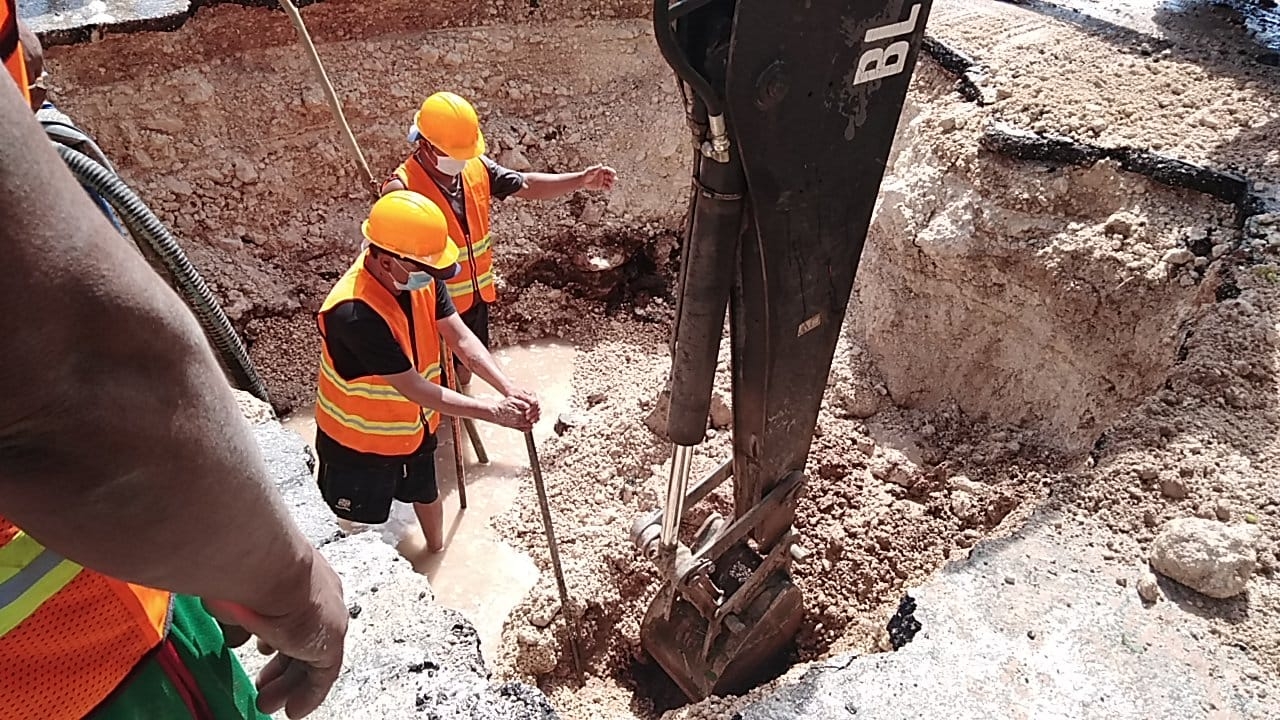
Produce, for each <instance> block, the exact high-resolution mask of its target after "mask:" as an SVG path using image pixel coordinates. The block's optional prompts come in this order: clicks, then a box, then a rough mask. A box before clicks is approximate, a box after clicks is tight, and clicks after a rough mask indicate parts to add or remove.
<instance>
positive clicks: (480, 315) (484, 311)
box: [453, 297, 489, 395]
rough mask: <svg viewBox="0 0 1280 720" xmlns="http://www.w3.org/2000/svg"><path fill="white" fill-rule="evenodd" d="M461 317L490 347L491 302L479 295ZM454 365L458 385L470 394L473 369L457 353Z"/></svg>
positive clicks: (454, 357) (486, 345) (482, 343)
mask: <svg viewBox="0 0 1280 720" xmlns="http://www.w3.org/2000/svg"><path fill="white" fill-rule="evenodd" d="M459 317H461V318H462V322H463V324H464V325H466V326H467V327H468V328H469V329H470V330H471V332H472V333H474V334H475V336H476V337H477V338H479V339H480V344H481V345H484V346H485V348H488V347H489V304H488V303H486V302H485V301H483V300H481V299H480V298H479V297H477V298H476V302H475V304H474V305H472V306H471V307H469V308H467V311H466V312H464V313H462V314H461V315H460V316H459ZM453 366H454V367H455V368H457V370H458V385H459V386H460V387H461V389H462V392H463V393H464V394H468V395H469V394H470V393H469V392H468V391H469V389H470V387H469V386H470V385H471V371H470V370H469V369H467V366H466V365H463V364H462V360H461V359H460V358H459V357H458V356H457V355H456V354H455V355H454V356H453Z"/></svg>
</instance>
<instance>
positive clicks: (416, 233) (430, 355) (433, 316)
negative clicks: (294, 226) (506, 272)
mask: <svg viewBox="0 0 1280 720" xmlns="http://www.w3.org/2000/svg"><path fill="white" fill-rule="evenodd" d="M363 232H364V237H365V240H366V241H367V243H368V245H367V247H366V248H365V249H364V250H363V251H362V252H361V253H360V255H359V257H358V258H356V261H355V263H354V264H352V266H351V268H350V269H348V270H347V272H346V274H345V275H343V277H342V278H341V279H339V280H338V282H337V284H336V285H335V286H334V287H333V289H332V290H331V291H330V292H329V296H328V297H327V298H326V299H325V301H324V303H323V304H322V305H321V307H320V313H319V317H318V320H319V323H320V334H321V336H322V338H323V343H322V352H321V356H320V373H319V377H318V380H317V382H318V388H317V397H316V450H317V454H318V455H319V458H320V472H319V476H318V482H319V485H320V491H321V494H322V495H323V496H324V499H325V502H326V503H328V505H329V507H330V508H332V509H333V511H334V513H335V514H336V515H337V516H338V517H340V518H343V519H345V520H349V521H352V522H358V523H366V524H378V523H383V522H386V521H387V518H388V516H389V514H390V510H391V501H392V499H393V498H394V499H397V500H400V501H401V502H406V503H413V507H414V511H415V513H416V514H417V516H418V522H419V523H421V524H422V531H423V534H424V535H425V536H426V539H427V549H428V551H429V552H438V551H440V550H441V549H442V548H443V547H444V534H443V524H444V514H443V511H442V507H441V504H440V502H439V489H438V488H437V486H436V475H435V450H436V428H437V427H438V426H439V423H440V414H441V413H443V414H445V415H450V416H452V417H459V418H472V419H475V420H487V421H489V422H493V423H497V424H499V425H504V426H506V427H510V428H515V429H517V430H528V429H530V428H532V427H533V424H534V423H536V422H537V421H538V417H539V413H540V410H539V407H538V401H537V398H535V397H534V395H533V394H532V393H530V392H528V391H525V390H522V389H520V388H518V387H516V386H515V385H514V384H513V383H512V382H511V380H510V379H509V378H507V377H506V376H505V375H504V374H503V373H502V371H501V370H500V369H498V364H497V363H496V362H495V361H494V359H493V357H492V356H491V355H490V354H489V351H488V350H487V349H486V348H485V347H484V345H483V344H482V343H481V342H480V340H479V339H478V338H476V336H475V335H474V334H473V333H472V332H471V330H470V329H468V328H467V326H466V325H465V324H464V323H463V322H462V319H461V318H460V317H459V316H458V313H457V311H456V310H455V309H454V306H453V301H452V300H451V299H450V298H449V293H448V291H447V290H446V289H445V281H446V280H447V279H449V278H451V277H453V276H454V275H455V274H456V273H457V271H458V264H457V260H458V247H457V245H456V244H455V243H454V241H453V240H452V239H451V238H450V236H449V235H450V233H449V225H448V223H447V222H446V220H445V216H444V212H443V211H442V210H441V209H440V208H439V207H438V206H437V205H436V204H435V203H433V202H431V201H430V200H428V199H427V198H425V197H423V196H422V195H419V194H417V193H415V192H411V191H408V190H399V191H396V192H391V193H388V194H386V195H384V196H382V197H381V198H379V199H378V201H377V202H375V203H374V204H373V208H372V209H371V210H370V212H369V218H368V220H367V221H365V223H364V226H363ZM441 338H443V339H444V341H445V343H447V344H448V346H449V347H450V349H452V350H453V352H454V353H455V354H456V355H457V357H458V358H459V359H461V360H462V362H464V363H465V364H466V365H467V366H468V367H469V368H471V369H472V370H473V371H474V372H475V373H476V374H478V375H480V377H482V378H484V380H485V382H487V383H489V384H490V385H492V386H493V387H494V388H495V389H496V390H498V391H499V392H500V393H502V394H503V396H504V397H503V399H502V400H500V401H496V402H495V401H488V400H478V399H474V398H471V397H468V396H466V395H461V394H459V393H456V392H453V391H452V390H449V389H448V388H445V387H442V386H441V383H440V339H441Z"/></svg>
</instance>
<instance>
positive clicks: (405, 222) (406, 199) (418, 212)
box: [360, 190, 458, 270]
mask: <svg viewBox="0 0 1280 720" xmlns="http://www.w3.org/2000/svg"><path fill="white" fill-rule="evenodd" d="M360 230H361V231H362V232H363V233H364V237H365V239H366V240H368V241H369V243H370V244H371V245H375V246H377V247H379V248H382V249H383V250H386V251H387V252H389V253H392V254H394V255H399V256H400V257H403V258H405V259H407V260H412V261H414V262H417V263H421V264H423V265H426V266H427V267H431V268H436V269H438V270H443V269H446V268H449V267H452V266H453V264H454V263H456V262H457V261H458V246H457V244H455V243H454V242H453V239H452V238H450V237H449V222H448V221H447V220H445V218H444V213H443V212H441V210H440V208H439V207H438V206H437V205H436V204H435V203H433V202H431V201H430V200H428V199H427V198H425V197H423V196H422V195H419V194H418V193H416V192H413V191H412V190H394V191H392V192H389V193H387V194H386V195H383V196H382V197H380V198H378V201H377V202H375V203H374V204H373V208H371V209H370V210H369V219H367V220H365V221H364V224H363V225H361V226H360Z"/></svg>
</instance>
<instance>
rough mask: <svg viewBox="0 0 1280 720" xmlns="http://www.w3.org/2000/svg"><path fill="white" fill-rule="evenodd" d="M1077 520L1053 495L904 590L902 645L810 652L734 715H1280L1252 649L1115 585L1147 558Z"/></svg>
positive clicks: (1091, 719) (893, 628) (749, 719)
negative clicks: (1103, 546)
mask: <svg viewBox="0 0 1280 720" xmlns="http://www.w3.org/2000/svg"><path fill="white" fill-rule="evenodd" d="M1068 517H1069V513H1068V512H1067V510H1066V508H1065V506H1064V505H1063V504H1062V502H1061V501H1056V500H1053V499H1049V500H1046V501H1045V502H1043V503H1041V504H1040V505H1039V506H1038V507H1037V508H1035V509H1034V510H1033V511H1032V512H1031V513H1030V514H1029V515H1028V516H1027V517H1026V518H1025V520H1023V521H1021V522H1020V523H1019V524H1017V525H1016V526H1012V525H1011V526H1010V527H1009V528H1007V530H1006V532H1005V533H1002V534H1001V535H999V536H993V537H991V538H989V539H986V540H983V541H981V542H979V543H978V544H976V545H975V546H974V547H973V549H972V550H971V551H970V552H969V553H968V555H967V556H965V557H962V558H957V559H955V560H953V561H951V562H949V563H948V564H947V565H946V566H944V567H943V568H942V569H941V570H940V571H939V572H937V573H935V574H933V575H932V576H931V577H930V578H929V579H927V580H924V581H922V582H921V583H920V584H919V585H917V586H915V587H912V588H910V589H909V590H907V591H906V592H905V594H904V598H903V600H902V602H901V604H900V606H899V608H898V611H897V612H896V613H895V614H894V616H893V618H892V619H890V621H889V623H888V628H887V629H888V631H889V636H890V637H889V639H890V644H891V645H892V647H893V651H891V652H890V651H885V652H868V653H861V654H860V653H844V654H840V655H836V656H832V657H829V658H825V659H823V660H822V661H819V662H814V663H812V664H810V665H808V666H807V667H805V668H804V669H803V670H802V671H801V672H800V673H799V674H798V675H797V676H795V679H793V680H789V681H788V682H786V683H783V684H779V685H777V686H776V687H774V688H773V689H772V690H771V691H770V692H768V693H764V694H761V695H760V696H759V697H757V698H755V699H752V700H751V701H750V702H749V704H748V705H747V706H744V707H739V708H738V710H739V712H738V713H737V714H736V715H735V716H734V717H735V718H736V719H738V720H794V719H798V718H814V717H823V718H825V717H847V716H853V715H857V716H858V717H863V716H866V717H874V718H877V720H908V719H913V720H914V718H919V717H948V718H956V719H957V720H977V719H978V718H993V717H1019V716H1024V715H1026V716H1040V715H1053V716H1055V717H1073V718H1080V720H1104V719H1105V720H1114V719H1115V718H1119V717H1126V718H1129V717H1133V718H1137V717H1144V718H1147V717H1180V718H1181V717H1200V716H1201V715H1200V714H1199V713H1200V712H1201V711H1203V710H1204V709H1205V708H1207V707H1209V705H1210V703H1213V704H1216V705H1217V707H1218V709H1219V710H1222V711H1224V712H1227V713H1230V715H1229V716H1230V717H1240V718H1246V717H1247V718H1262V717H1267V718H1270V717H1274V716H1273V715H1271V714H1267V712H1268V710H1267V706H1266V701H1265V699H1264V698H1265V697H1266V694H1264V693H1261V692H1256V691H1255V690H1254V689H1253V686H1255V685H1257V684H1258V683H1262V682H1264V681H1262V680H1258V679H1257V678H1258V675H1257V672H1258V667H1259V663H1260V658H1259V657H1258V656H1257V654H1256V653H1255V652H1254V651H1251V650H1249V649H1248V648H1246V647H1242V646H1240V645H1239V644H1237V643H1232V642H1224V641H1223V640H1222V639H1218V638H1216V637H1215V636H1214V634H1213V633H1212V632H1208V631H1207V630H1208V624H1207V623H1208V621H1207V620H1206V619H1205V618H1204V617H1201V616H1198V615H1197V613H1196V612H1194V611H1191V610H1189V608H1188V604H1187V603H1185V602H1178V601H1176V600H1174V601H1172V602H1167V603H1155V604H1152V603H1148V602H1146V601H1145V600H1144V599H1143V598H1141V597H1140V592H1139V591H1138V590H1137V589H1135V588H1132V587H1129V583H1127V582H1126V583H1118V582H1116V580H1117V579H1118V578H1117V577H1116V573H1117V572H1118V573H1120V576H1119V577H1127V576H1128V575H1130V574H1132V573H1135V572H1140V571H1141V568H1139V567H1137V565H1136V564H1133V563H1115V562H1107V561H1105V559H1104V558H1100V556H1099V555H1098V554H1097V552H1096V550H1095V549H1094V545H1093V543H1092V541H1091V539H1090V537H1089V534H1088V533H1083V534H1081V533H1078V532H1074V531H1073V530H1072V529H1067V530H1063V529H1060V528H1059V522H1060V521H1061V520H1063V519H1066V518H1068ZM1171 600H1173V598H1171ZM1250 673H1253V674H1250ZM1037 711H1038V712H1037ZM1226 716H1228V715H1223V717H1226Z"/></svg>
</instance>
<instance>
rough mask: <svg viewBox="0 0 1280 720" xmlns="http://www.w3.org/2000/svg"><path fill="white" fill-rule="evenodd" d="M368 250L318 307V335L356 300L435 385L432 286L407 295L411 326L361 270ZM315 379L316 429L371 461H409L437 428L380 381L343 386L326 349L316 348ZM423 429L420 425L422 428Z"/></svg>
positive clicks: (426, 413) (426, 412) (430, 413)
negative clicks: (329, 318)
mask: <svg viewBox="0 0 1280 720" xmlns="http://www.w3.org/2000/svg"><path fill="white" fill-rule="evenodd" d="M368 252H369V251H368V250H365V251H362V252H361V253H360V255H359V257H357V258H356V261H355V263H354V264H353V265H352V266H351V268H350V269H348V270H347V272H346V274H345V275H343V276H342V279H340V280H339V281H338V283H337V284H336V285H334V287H333V289H332V290H330V291H329V296H328V297H327V298H325V301H324V304H323V305H321V306H320V313H319V316H318V318H317V319H318V321H319V323H320V334H321V335H322V336H323V335H324V334H325V316H326V313H328V312H329V311H330V310H332V309H333V307H334V306H335V305H337V304H338V303H340V302H343V301H345V300H360V301H363V302H364V303H365V304H366V305H368V306H369V307H371V308H373V310H374V311H375V312H377V313H378V315H380V316H381V317H382V319H383V321H384V322H386V323H387V325H388V326H389V327H390V328H391V334H392V335H393V336H394V337H395V339H396V341H397V342H398V343H399V344H400V349H401V350H402V351H404V354H405V356H406V357H408V358H410V359H411V360H412V361H413V367H414V368H415V369H416V370H417V371H418V373H419V374H421V375H422V376H423V377H424V378H427V379H428V380H430V381H431V382H434V383H436V384H439V383H440V340H439V337H438V335H437V329H436V291H435V283H432V284H431V285H429V286H428V287H426V288H423V289H422V290H415V291H413V292H412V293H411V296H412V303H413V318H414V323H413V325H412V326H411V325H410V323H409V318H408V317H406V316H405V313H404V311H403V310H402V309H401V308H400V303H399V302H398V301H397V300H396V297H395V296H394V295H392V294H391V291H389V290H387V289H386V288H385V287H383V286H382V284H381V283H379V282H378V281H377V280H375V279H374V277H373V276H372V275H370V274H369V271H368V270H365V269H364V260H365V257H366V255H367V254H368ZM321 347H322V349H321V355H320V376H319V380H318V389H317V393H316V425H317V426H318V427H319V428H320V429H321V430H323V431H324V434H325V435H328V436H329V437H330V438H332V439H333V440H335V441H336V442H338V443H340V444H342V445H343V446H344V447H347V448H350V449H352V450H355V451H357V452H364V453H371V454H375V455H389V456H399V455H410V454H412V453H414V452H416V451H417V450H418V447H419V446H421V444H422V441H423V440H424V439H425V435H424V433H425V432H431V433H434V432H435V431H436V428H437V427H438V426H439V425H440V416H439V414H437V413H436V411H434V410H431V409H429V408H424V407H422V406H420V405H418V404H417V403H415V402H413V401H412V400H409V399H408V398H406V397H405V396H403V395H401V394H400V391H399V390H396V389H395V387H394V386H392V385H391V383H389V382H387V381H386V380H384V379H383V378H382V377H381V376H378V375H371V376H367V377H363V378H358V379H356V380H351V381H348V380H344V379H343V378H342V376H340V375H338V373H337V371H336V370H334V367H333V358H332V357H330V356H329V349H328V347H327V346H325V345H324V344H323V343H322V344H321ZM424 423H425V424H424Z"/></svg>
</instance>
